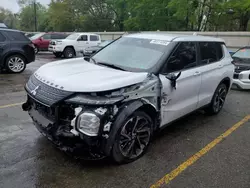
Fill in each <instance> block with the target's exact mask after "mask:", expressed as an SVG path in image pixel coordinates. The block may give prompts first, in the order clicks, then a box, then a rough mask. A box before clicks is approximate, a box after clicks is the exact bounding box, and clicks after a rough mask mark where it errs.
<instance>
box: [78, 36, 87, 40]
mask: <svg viewBox="0 0 250 188" xmlns="http://www.w3.org/2000/svg"><path fill="white" fill-rule="evenodd" d="M77 41H88V36H87V35H82V36H80V37H79V38H78V40H77Z"/></svg>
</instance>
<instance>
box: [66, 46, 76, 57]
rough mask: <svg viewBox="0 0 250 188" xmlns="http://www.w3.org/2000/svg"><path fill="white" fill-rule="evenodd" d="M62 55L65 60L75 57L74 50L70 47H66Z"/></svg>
mask: <svg viewBox="0 0 250 188" xmlns="http://www.w3.org/2000/svg"><path fill="white" fill-rule="evenodd" d="M63 55H64V57H66V58H72V57H74V56H75V50H74V49H73V48H72V47H66V48H65V49H64V51H63Z"/></svg>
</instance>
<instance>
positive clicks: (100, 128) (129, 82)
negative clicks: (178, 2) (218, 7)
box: [23, 32, 234, 163]
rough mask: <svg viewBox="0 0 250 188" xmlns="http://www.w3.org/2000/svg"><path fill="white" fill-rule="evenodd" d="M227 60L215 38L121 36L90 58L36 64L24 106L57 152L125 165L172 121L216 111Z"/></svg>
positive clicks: (226, 84) (226, 81) (228, 81)
mask: <svg viewBox="0 0 250 188" xmlns="http://www.w3.org/2000/svg"><path fill="white" fill-rule="evenodd" d="M231 61H232V58H231V56H230V54H229V53H228V51H227V49H226V46H225V44H224V41H223V40H221V39H218V38H209V37H203V36H178V35H170V34H165V33H161V32H155V33H137V34H131V35H125V36H122V37H121V38H119V39H118V40H115V41H114V42H112V43H110V44H109V45H107V46H106V47H104V48H103V49H101V50H100V51H99V52H97V53H96V54H95V55H93V56H92V57H90V58H89V59H83V58H76V59H73V60H72V59H70V60H62V61H57V62H53V63H48V64H46V65H44V66H42V67H41V68H39V69H38V70H37V71H36V72H35V73H34V74H33V75H32V76H31V77H30V79H29V81H28V83H27V84H26V86H25V89H26V91H27V94H28V97H27V101H26V103H24V104H23V110H25V111H28V113H29V114H30V116H31V118H32V119H33V121H34V124H35V125H36V127H37V128H38V129H39V131H40V132H42V134H44V135H45V136H46V137H47V138H49V139H50V140H51V141H52V142H54V143H55V144H56V145H57V146H58V147H59V148H60V149H62V150H64V151H70V153H72V154H74V155H75V156H76V157H83V158H102V157H106V156H111V157H112V158H113V159H114V161H116V162H118V163H127V162H131V161H134V160H136V159H137V158H139V157H140V156H142V155H143V154H144V153H145V151H146V149H147V148H148V146H149V143H150V141H151V138H152V135H153V134H154V132H155V131H156V130H159V129H161V128H163V127H164V126H165V125H168V124H170V123H171V122H173V121H174V120H177V119H179V118H181V117H183V116H184V115H187V114H189V113H191V112H193V111H195V110H197V109H201V108H202V109H205V110H206V111H207V112H209V113H210V114H217V113H218V112H220V110H221V109H222V107H223V104H224V101H225V99H226V95H227V93H228V91H229V89H230V87H231V85H232V78H233V74H234V65H233V64H232V63H231Z"/></svg>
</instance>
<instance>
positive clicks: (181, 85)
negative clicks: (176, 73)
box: [160, 67, 201, 126]
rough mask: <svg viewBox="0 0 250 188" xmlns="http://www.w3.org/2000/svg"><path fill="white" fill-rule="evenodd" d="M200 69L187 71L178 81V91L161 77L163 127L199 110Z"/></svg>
mask: <svg viewBox="0 0 250 188" xmlns="http://www.w3.org/2000/svg"><path fill="white" fill-rule="evenodd" d="M199 72H200V68H199V67H197V68H194V69H189V70H185V71H183V72H182V74H181V76H180V77H179V78H178V80H177V84H176V90H175V89H174V88H173V87H172V86H171V83H170V81H169V80H168V79H167V78H166V77H165V76H163V75H160V80H161V82H162V93H161V95H162V96H163V100H162V103H161V117H162V122H161V126H162V125H165V124H168V123H170V122H172V121H174V120H176V119H178V118H180V117H182V116H184V115H186V114H188V113H190V112H192V111H194V110H195V109H196V108H197V104H198V101H199V98H198V96H199V90H200V86H201V75H200V74H199Z"/></svg>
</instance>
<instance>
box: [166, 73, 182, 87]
mask: <svg viewBox="0 0 250 188" xmlns="http://www.w3.org/2000/svg"><path fill="white" fill-rule="evenodd" d="M180 76H181V72H179V73H178V74H177V75H175V74H174V73H170V74H167V75H166V78H167V79H169V80H170V82H171V86H172V87H173V88H174V89H176V80H177V79H178V78H179V77H180Z"/></svg>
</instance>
